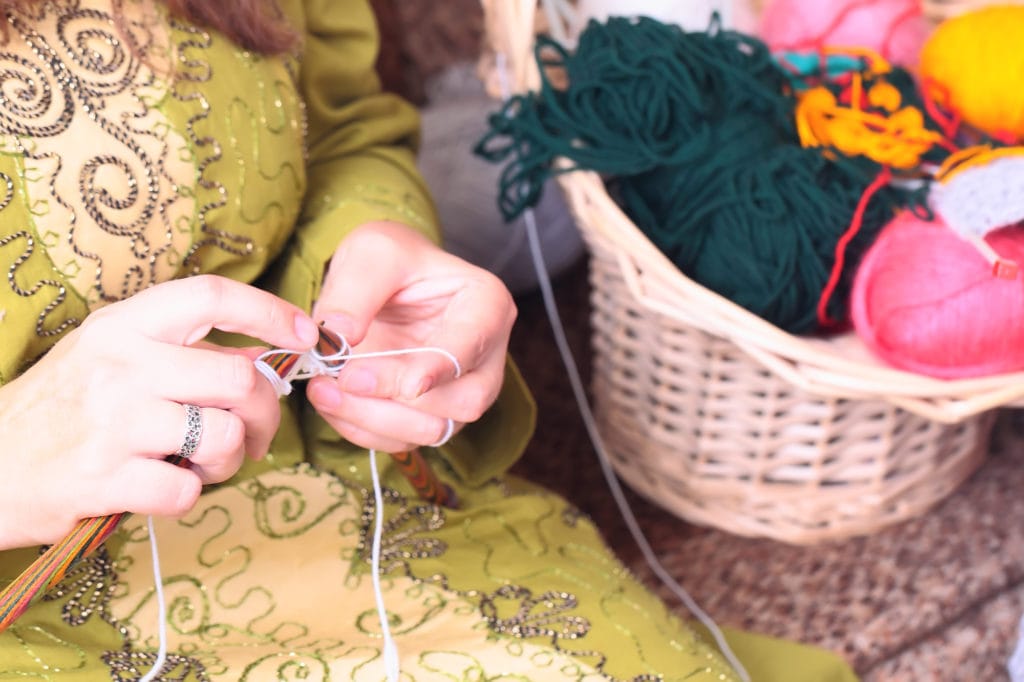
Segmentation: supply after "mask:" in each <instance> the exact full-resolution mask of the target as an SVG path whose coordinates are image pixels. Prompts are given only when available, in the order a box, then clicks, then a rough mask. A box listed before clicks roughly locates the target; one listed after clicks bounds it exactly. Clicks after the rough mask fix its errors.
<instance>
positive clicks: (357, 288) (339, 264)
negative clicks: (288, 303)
mask: <svg viewBox="0 0 1024 682" xmlns="http://www.w3.org/2000/svg"><path fill="white" fill-rule="evenodd" d="M403 264H404V259H403V258H402V254H401V253H400V251H399V245H398V244H397V243H396V242H395V241H394V240H392V239H389V238H388V237H386V236H383V235H378V234H375V233H371V232H367V233H355V234H352V235H350V237H349V238H348V239H346V240H345V241H343V242H342V244H341V246H339V247H338V250H337V251H336V252H335V254H334V257H333V258H332V259H331V263H330V265H329V266H328V270H327V274H326V275H325V276H324V282H323V286H322V287H321V290H320V298H319V299H318V300H317V302H316V304H315V305H314V306H313V319H314V320H317V321H322V322H323V323H324V325H325V326H326V327H327V328H328V329H330V330H331V331H334V332H337V333H339V334H342V335H343V336H344V337H345V339H346V340H348V342H349V343H350V344H351V345H353V346H354V345H356V344H358V343H359V342H360V341H362V340H363V337H364V336H366V331H367V329H368V328H369V327H370V323H371V322H373V319H374V318H375V317H376V316H377V314H378V313H379V312H380V310H381V309H382V308H383V307H384V306H385V305H386V304H387V302H388V301H389V300H391V298H392V297H393V296H394V295H395V294H396V293H398V292H399V291H401V289H402V287H403V286H404V284H405V275H406V270H405V267H404V265H403Z"/></svg>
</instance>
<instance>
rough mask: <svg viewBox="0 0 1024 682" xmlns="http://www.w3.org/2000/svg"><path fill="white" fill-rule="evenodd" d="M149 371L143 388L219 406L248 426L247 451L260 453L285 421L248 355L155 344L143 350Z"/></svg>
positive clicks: (171, 398)
mask: <svg viewBox="0 0 1024 682" xmlns="http://www.w3.org/2000/svg"><path fill="white" fill-rule="evenodd" d="M141 352H143V353H145V355H146V357H147V359H148V365H147V366H148V367H150V368H151V369H150V372H149V373H148V374H147V375H146V376H144V377H140V378H139V381H140V382H144V383H145V384H147V385H148V387H144V386H140V391H141V390H148V391H150V392H155V393H156V395H157V396H159V397H161V398H163V399H165V400H168V401H171V402H175V403H182V404H184V403H192V404H195V405H199V406H201V407H215V408H219V409H221V410H227V411H228V412H231V413H232V414H234V415H236V416H238V417H239V418H240V419H241V420H242V421H243V422H244V424H245V452H246V453H247V454H249V456H251V457H256V458H259V457H262V456H263V455H264V454H266V452H267V450H268V449H269V448H270V442H271V440H272V439H273V437H274V434H275V433H276V431H277V426H278V423H279V422H280V419H281V406H280V402H279V400H278V397H277V393H276V392H275V391H274V389H273V387H272V386H271V385H270V382H269V381H267V379H266V377H264V376H263V375H262V374H260V373H259V371H257V370H256V366H255V364H254V363H253V361H252V360H251V359H250V358H248V357H247V356H246V355H242V354H235V353H222V352H219V351H215V350H207V349H205V348H188V347H181V346H172V345H169V344H166V343H156V342H154V343H152V344H150V345H148V346H146V347H144V348H143V349H142V351H141Z"/></svg>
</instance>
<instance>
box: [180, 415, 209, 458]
mask: <svg viewBox="0 0 1024 682" xmlns="http://www.w3.org/2000/svg"><path fill="white" fill-rule="evenodd" d="M202 437H203V411H202V409H201V408H200V407H199V406H197V405H192V404H186V405H185V441H184V442H183V443H182V444H181V447H180V448H178V451H177V452H175V453H174V454H175V455H177V456H178V457H184V458H185V459H188V458H189V457H191V456H192V455H194V454H196V450H198V449H199V440H200V439H201V438H202Z"/></svg>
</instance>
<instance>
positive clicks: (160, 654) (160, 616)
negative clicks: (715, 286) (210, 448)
mask: <svg viewBox="0 0 1024 682" xmlns="http://www.w3.org/2000/svg"><path fill="white" fill-rule="evenodd" d="M146 523H147V524H148V526H149V553H150V556H152V558H153V591H154V592H155V593H156V610H157V632H158V633H159V639H160V645H159V648H158V649H157V654H156V662H155V663H153V667H152V668H150V670H149V672H148V673H146V674H145V675H144V676H143V677H142V678H141V679H140V680H139V682H153V680H155V679H156V676H157V675H159V674H160V671H161V670H162V669H163V667H164V663H165V662H166V661H167V604H166V602H165V600H164V579H163V576H162V575H161V574H160V551H159V550H158V549H157V546H156V529H155V528H154V527H153V517H152V516H150V517H148V518H147V519H146Z"/></svg>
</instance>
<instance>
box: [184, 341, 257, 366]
mask: <svg viewBox="0 0 1024 682" xmlns="http://www.w3.org/2000/svg"><path fill="white" fill-rule="evenodd" d="M189 348H198V349H200V350H212V351H217V352H218V353H228V354H230V355H241V356H242V357H246V358H249V359H250V360H252V361H254V362H255V361H256V359H257V358H259V356H261V355H263V354H264V353H266V352H267V347H266V346H222V345H220V344H217V343H211V342H209V341H197V342H196V343H193V344H191V345H190V346H189Z"/></svg>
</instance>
